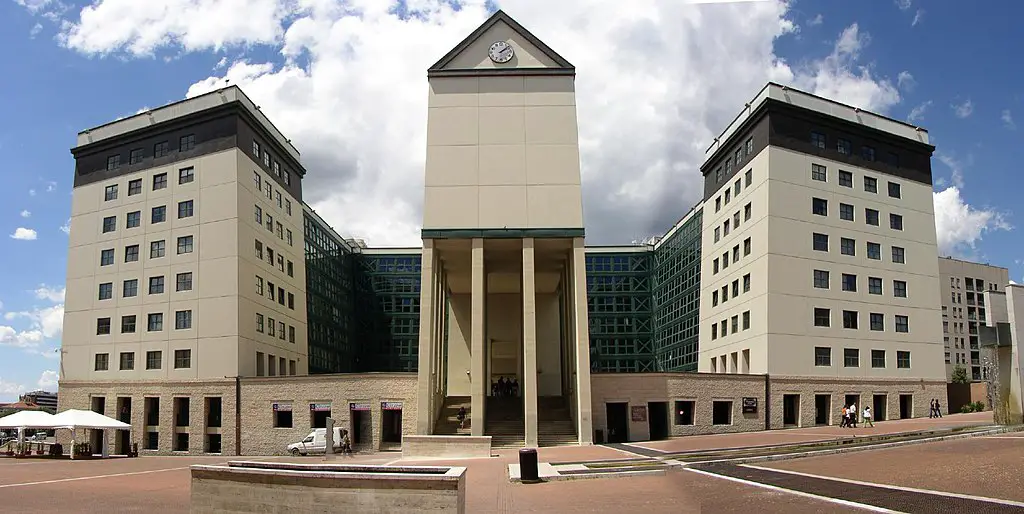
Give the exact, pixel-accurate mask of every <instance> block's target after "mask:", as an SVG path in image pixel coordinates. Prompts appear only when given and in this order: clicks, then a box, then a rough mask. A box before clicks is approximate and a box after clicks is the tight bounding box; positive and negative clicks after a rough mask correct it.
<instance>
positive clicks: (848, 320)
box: [843, 311, 857, 329]
mask: <svg viewBox="0 0 1024 514" xmlns="http://www.w3.org/2000/svg"><path fill="white" fill-rule="evenodd" d="M843 328H849V329H856V328H857V311H843Z"/></svg>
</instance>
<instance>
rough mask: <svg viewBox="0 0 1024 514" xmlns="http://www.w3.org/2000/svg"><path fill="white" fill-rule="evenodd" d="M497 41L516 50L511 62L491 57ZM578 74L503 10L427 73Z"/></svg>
mask: <svg viewBox="0 0 1024 514" xmlns="http://www.w3.org/2000/svg"><path fill="white" fill-rule="evenodd" d="M497 41H504V42H506V43H508V44H509V45H510V46H511V47H512V49H513V50H514V54H513V58H512V59H511V60H509V61H508V62H505V63H498V62H494V61H492V60H491V58H490V57H489V55H488V50H489V49H490V47H491V45H492V44H494V43H495V42H497ZM575 73H576V68H575V67H574V66H573V65H572V64H569V61H567V60H565V58H564V57H562V56H561V55H558V53H557V52H555V51H554V50H552V49H551V47H549V46H548V45H546V44H544V42H543V41H541V40H540V39H538V38H537V36H534V35H533V34H532V33H530V31H528V30H526V28H525V27H523V26H522V25H520V24H519V23H518V22H516V21H515V20H513V19H512V17H511V16H509V15H508V14H505V12H504V11H501V10H499V11H497V12H495V13H494V14H493V15H491V17H490V18H488V19H487V21H485V22H484V23H483V24H482V25H480V27H478V28H477V29H476V30H474V31H473V33H471V34H470V35H469V36H468V37H466V39H463V40H462V42H461V43H459V44H458V45H456V46H455V48H453V49H452V50H451V51H450V52H448V53H447V54H445V56H444V57H442V58H441V60H439V61H437V62H436V63H434V65H433V66H431V67H430V69H429V70H427V76H428V77H439V76H472V75H519V74H536V75H574V74H575Z"/></svg>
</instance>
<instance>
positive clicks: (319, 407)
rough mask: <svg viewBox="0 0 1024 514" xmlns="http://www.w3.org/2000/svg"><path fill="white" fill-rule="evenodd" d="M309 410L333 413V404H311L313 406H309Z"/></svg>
mask: <svg viewBox="0 0 1024 514" xmlns="http://www.w3.org/2000/svg"><path fill="white" fill-rule="evenodd" d="M309 410H310V411H311V412H331V404H329V403H311V404H309Z"/></svg>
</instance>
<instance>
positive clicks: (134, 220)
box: [125, 211, 142, 228]
mask: <svg viewBox="0 0 1024 514" xmlns="http://www.w3.org/2000/svg"><path fill="white" fill-rule="evenodd" d="M127 218H128V219H127V220H126V222H125V226H126V227H127V228H136V227H138V226H139V225H140V224H142V211H132V212H129V213H128V216H127Z"/></svg>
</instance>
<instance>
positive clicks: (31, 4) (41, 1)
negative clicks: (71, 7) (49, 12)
mask: <svg viewBox="0 0 1024 514" xmlns="http://www.w3.org/2000/svg"><path fill="white" fill-rule="evenodd" d="M14 3H16V4H18V5H20V6H22V7H24V8H26V9H28V12H30V13H32V14H36V13H38V12H40V11H42V10H44V9H46V7H47V6H49V5H50V4H52V3H59V2H54V1H53V0H14Z"/></svg>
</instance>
